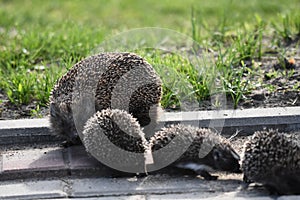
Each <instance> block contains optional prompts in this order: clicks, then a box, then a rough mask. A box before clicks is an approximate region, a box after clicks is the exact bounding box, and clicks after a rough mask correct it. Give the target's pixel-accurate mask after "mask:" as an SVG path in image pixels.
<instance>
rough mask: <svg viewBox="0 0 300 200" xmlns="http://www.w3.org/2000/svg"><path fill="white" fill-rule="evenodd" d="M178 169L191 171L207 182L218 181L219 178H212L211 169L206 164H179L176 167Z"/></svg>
mask: <svg viewBox="0 0 300 200" xmlns="http://www.w3.org/2000/svg"><path fill="white" fill-rule="evenodd" d="M175 166H176V167H178V168H182V169H189V170H192V171H193V172H195V173H196V174H198V175H200V176H202V177H203V178H204V179H205V180H217V179H218V176H212V175H211V174H210V173H209V171H210V170H211V168H210V167H209V166H207V165H204V164H199V163H195V162H179V163H177V164H176V165H175Z"/></svg>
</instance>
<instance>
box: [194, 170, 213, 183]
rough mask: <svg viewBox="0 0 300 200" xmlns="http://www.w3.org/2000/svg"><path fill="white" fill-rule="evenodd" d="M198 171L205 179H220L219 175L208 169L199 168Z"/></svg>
mask: <svg viewBox="0 0 300 200" xmlns="http://www.w3.org/2000/svg"><path fill="white" fill-rule="evenodd" d="M196 173H197V174H199V175H200V176H202V177H203V178H204V179H205V180H208V181H212V180H217V179H218V176H213V175H211V174H210V173H209V172H208V171H205V170H197V171H196Z"/></svg>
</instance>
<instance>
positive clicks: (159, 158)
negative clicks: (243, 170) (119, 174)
mask: <svg viewBox="0 0 300 200" xmlns="http://www.w3.org/2000/svg"><path fill="white" fill-rule="evenodd" d="M148 148H150V149H151V151H152V154H153V161H154V164H153V165H154V167H160V165H165V164H166V162H167V160H169V162H170V164H171V165H172V166H176V167H178V168H184V169H189V170H192V171H194V172H196V173H197V174H199V175H201V176H202V177H204V178H205V179H206V180H216V179H217V176H212V175H211V174H210V173H209V172H210V171H214V170H221V171H229V172H240V165H239V159H240V158H239V155H238V154H237V153H236V152H235V150H234V149H233V148H232V147H231V145H230V144H229V142H228V141H226V139H225V138H224V137H222V136H220V135H218V134H217V133H215V132H213V131H211V130H210V129H204V128H197V127H193V126H190V125H182V124H178V125H171V126H170V127H167V128H163V129H162V130H161V131H158V132H156V133H155V135H154V136H153V137H152V138H151V139H150V142H149V146H148ZM155 165H156V166H155ZM149 167H150V169H151V165H150V166H149Z"/></svg>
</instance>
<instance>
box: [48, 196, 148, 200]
mask: <svg viewBox="0 0 300 200" xmlns="http://www.w3.org/2000/svg"><path fill="white" fill-rule="evenodd" d="M84 199H88V200H147V199H146V196H144V195H133V196H113V197H88V198H84ZM51 200H67V199H51ZM68 200H69V199H68ZM72 200H82V198H72Z"/></svg>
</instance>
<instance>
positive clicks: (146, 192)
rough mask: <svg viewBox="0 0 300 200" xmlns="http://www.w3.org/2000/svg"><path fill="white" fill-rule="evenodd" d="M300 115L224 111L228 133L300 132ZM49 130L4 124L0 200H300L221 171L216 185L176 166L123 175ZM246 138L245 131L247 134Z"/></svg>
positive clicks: (0, 128) (41, 124)
mask: <svg viewBox="0 0 300 200" xmlns="http://www.w3.org/2000/svg"><path fill="white" fill-rule="evenodd" d="M299 111H300V109H299V108H294V109H293V111H292V110H290V109H289V108H283V109H277V110H270V109H268V110H263V111H261V110H260V111H259V112H260V113H264V115H263V117H262V116H261V117H260V118H259V119H257V118H256V117H257V116H258V110H252V111H249V110H247V111H245V112H244V111H238V112H236V111H235V113H232V112H229V111H225V112H223V113H222V116H224V117H225V118H226V119H225V122H224V124H225V127H227V128H228V129H224V130H229V128H230V126H232V127H234V128H239V129H242V130H246V129H247V127H255V126H254V125H255V123H258V121H260V125H259V126H261V127H263V125H267V126H268V125H270V126H273V125H275V124H276V123H278V127H280V128H282V129H292V130H297V131H299V130H300V128H299V125H300V120H299V119H300V118H299V117H300V112H299ZM274 113H276V116H274ZM184 115H185V114H184ZM184 115H182V114H179V113H177V114H173V115H170V116H167V118H165V121H163V122H162V123H163V124H165V123H173V122H177V121H178V120H179V121H180V118H182V116H184ZM189 116H190V117H189V118H188V119H187V118H186V117H185V116H184V119H185V120H187V122H193V120H194V122H197V120H198V123H199V126H200V125H201V123H208V122H207V121H206V120H208V119H212V118H214V116H215V114H214V113H213V112H206V113H204V112H203V113H202V114H199V113H197V112H194V113H190V115H189ZM166 119H168V120H166ZM243 123H244V124H245V127H243V126H242V124H243ZM208 125H209V124H208ZM48 126H49V123H48V120H47V119H35V120H10V121H0V199H69V198H72V199H91V200H92V199H100V200H104V199H105V200H113V199H126V200H152V199H155V200H156V199H165V200H167V199H178V200H181V199H182V200H183V199H186V200H190V199H213V200H226V199H238V200H239V199H255V200H256V199H257V200H264V199H266V200H269V199H278V200H285V199H286V200H288V199H291V200H293V199H295V200H296V199H300V196H299V195H298V196H272V195H270V194H269V193H268V192H267V191H266V190H265V189H264V188H263V187H261V186H260V185H256V184H250V185H249V186H246V185H245V184H244V183H243V181H242V174H230V173H220V172H216V173H215V174H214V175H218V176H219V178H218V180H216V181H206V180H204V179H202V178H201V177H199V176H195V175H192V174H189V173H185V172H179V171H177V170H176V169H174V168H165V169H163V170H160V171H157V172H153V173H150V174H149V175H148V176H142V175H138V176H137V175H134V174H125V173H123V174H120V173H119V172H117V171H115V170H111V169H110V168H108V167H106V166H104V165H102V164H101V163H99V162H98V161H97V160H95V159H94V158H93V157H91V156H90V155H88V154H87V153H86V151H85V149H84V147H83V146H71V147H68V148H64V147H62V146H61V145H60V144H61V142H62V139H61V138H57V137H53V135H51V133H50V132H49V130H48ZM259 126H258V127H259ZM225 132H226V131H225ZM225 134H226V133H225ZM247 134H248V133H247V131H244V134H242V135H247ZM249 134H251V133H250V132H249ZM244 139H245V138H244V137H242V136H241V137H237V138H235V139H234V144H233V145H236V146H234V147H236V148H237V149H238V150H241V148H240V147H241V145H242V144H243V142H244Z"/></svg>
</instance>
